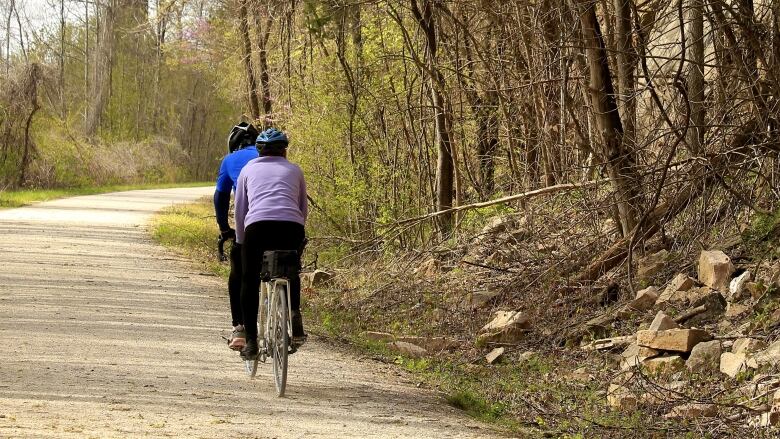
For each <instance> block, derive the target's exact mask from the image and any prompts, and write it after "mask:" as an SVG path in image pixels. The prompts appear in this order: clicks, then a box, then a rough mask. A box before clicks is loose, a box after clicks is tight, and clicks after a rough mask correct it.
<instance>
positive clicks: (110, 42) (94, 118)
mask: <svg viewBox="0 0 780 439" xmlns="http://www.w3.org/2000/svg"><path fill="white" fill-rule="evenodd" d="M98 9H102V13H101V14H100V15H99V17H98V24H99V27H98V36H97V42H96V48H95V62H94V69H93V70H94V74H93V80H92V91H91V94H92V99H91V101H90V104H89V108H88V109H87V123H86V126H85V128H84V132H85V134H86V135H87V136H89V137H91V136H94V135H95V133H96V132H97V130H98V128H99V127H100V125H101V122H102V118H103V110H104V109H105V106H106V103H107V101H108V95H109V92H110V87H111V69H112V68H113V64H114V19H115V12H116V11H115V8H114V3H113V0H109V3H108V4H106V5H105V6H104V7H103V8H99V5H98Z"/></svg>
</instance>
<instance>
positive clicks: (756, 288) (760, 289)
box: [745, 282, 766, 300]
mask: <svg viewBox="0 0 780 439" xmlns="http://www.w3.org/2000/svg"><path fill="white" fill-rule="evenodd" d="M745 289H746V290H748V292H749V293H750V297H751V298H752V299H754V300H758V299H760V298H761V296H763V295H764V293H766V286H764V284H762V283H758V282H745Z"/></svg>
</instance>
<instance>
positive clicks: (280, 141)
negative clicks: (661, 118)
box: [257, 128, 288, 148]
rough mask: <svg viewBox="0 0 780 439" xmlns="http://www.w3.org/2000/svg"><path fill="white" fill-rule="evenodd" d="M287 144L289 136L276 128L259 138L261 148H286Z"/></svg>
mask: <svg viewBox="0 0 780 439" xmlns="http://www.w3.org/2000/svg"><path fill="white" fill-rule="evenodd" d="M287 143H288V141H287V135H286V134H284V133H283V132H281V131H279V130H277V129H276V128H268V129H267V130H265V131H263V132H262V133H260V135H259V136H257V145H258V146H260V147H262V146H264V145H269V146H274V147H276V148H279V147H281V148H286V147H287Z"/></svg>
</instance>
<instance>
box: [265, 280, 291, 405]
mask: <svg viewBox="0 0 780 439" xmlns="http://www.w3.org/2000/svg"><path fill="white" fill-rule="evenodd" d="M275 288H276V291H275V293H276V294H274V296H275V297H274V303H273V305H274V306H273V310H272V311H271V316H273V317H272V318H273V321H272V322H271V323H272V325H271V326H270V328H271V337H272V338H271V343H272V346H271V348H272V351H271V356H272V357H273V369H274V384H275V385H276V396H279V397H281V396H284V390H285V387H286V386H287V353H288V351H289V348H290V334H289V333H288V332H287V322H288V321H289V316H288V315H287V288H286V287H285V286H284V285H278V284H277V285H275ZM271 316H269V317H271Z"/></svg>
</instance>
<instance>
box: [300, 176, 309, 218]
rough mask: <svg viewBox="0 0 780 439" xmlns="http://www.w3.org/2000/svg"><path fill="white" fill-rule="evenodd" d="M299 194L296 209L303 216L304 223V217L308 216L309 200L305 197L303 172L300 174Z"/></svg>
mask: <svg viewBox="0 0 780 439" xmlns="http://www.w3.org/2000/svg"><path fill="white" fill-rule="evenodd" d="M300 178H301V186H300V187H301V193H300V194H299V195H298V197H299V198H298V207H300V209H301V214H303V220H304V221H306V217H307V216H309V200H308V197H307V195H306V180H305V179H304V178H303V172H301V177H300Z"/></svg>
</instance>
